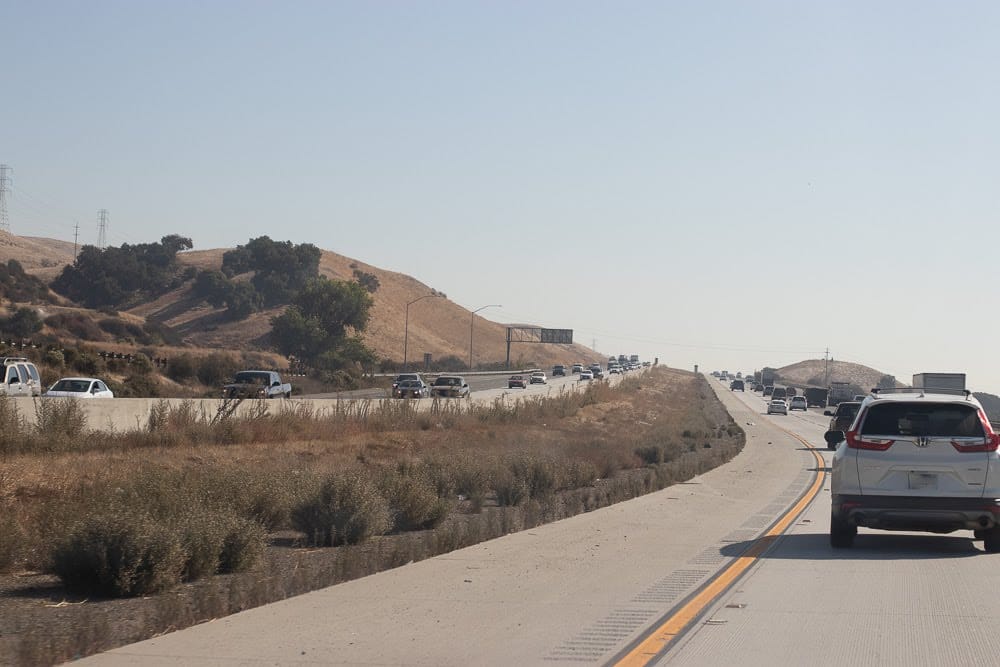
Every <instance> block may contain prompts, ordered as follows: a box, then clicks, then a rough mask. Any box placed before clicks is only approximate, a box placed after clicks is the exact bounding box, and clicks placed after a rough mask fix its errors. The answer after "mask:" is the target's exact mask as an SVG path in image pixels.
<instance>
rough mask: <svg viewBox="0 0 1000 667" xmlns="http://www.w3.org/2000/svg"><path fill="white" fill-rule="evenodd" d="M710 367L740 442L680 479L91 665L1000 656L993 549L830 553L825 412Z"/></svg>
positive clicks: (902, 544)
mask: <svg viewBox="0 0 1000 667" xmlns="http://www.w3.org/2000/svg"><path fill="white" fill-rule="evenodd" d="M709 381H710V383H711V384H712V386H713V387H714V389H715V390H716V392H717V393H718V394H719V396H720V398H721V399H722V400H723V402H724V404H725V405H726V406H727V408H728V409H729V410H730V413H731V414H732V415H733V417H734V419H735V420H736V422H737V423H738V424H740V425H741V426H743V427H744V428H745V430H746V431H747V434H748V438H747V446H746V448H745V450H744V451H743V452H742V453H741V454H740V455H739V456H737V457H736V458H735V459H734V460H733V461H731V462H730V463H728V464H726V465H724V466H721V467H720V468H718V469H716V470H713V471H711V472H709V473H706V474H704V475H701V476H700V477H697V478H695V479H693V480H691V481H690V482H688V483H685V484H679V485H676V486H673V487H670V488H667V489H664V490H663V491H660V492H658V493H654V494H649V495H647V496H644V497H642V498H637V499H635V500H632V501H629V502H625V503H619V504H617V505H615V506H613V507H608V508H605V509H602V510H598V511H595V512H591V513H588V514H583V515H580V516H577V517H573V518H571V519H566V520H564V521H560V522H557V523H554V524H549V525H546V526H542V527H539V528H535V529H532V530H529V531H523V532H520V533H515V534H512V535H509V536H507V537H504V538H501V539H498V540H493V541H490V542H486V543H483V544H480V545H477V546H474V547H470V548H467V549H463V550H461V551H456V552H453V553H450V554H447V555H443V556H440V557H437V558H433V559H429V560H426V561H422V562H419V563H413V564H410V565H407V566H404V567H401V568H397V569H395V570H391V571H388V572H383V573H381V574H377V575H373V576H370V577H366V578H364V579H359V580H357V581H352V582H348V583H344V584H341V585H338V586H333V587H330V588H327V589H324V590H320V591H315V592H313V593H309V594H306V595H302V596H299V597H296V598H293V599H289V600H285V601H282V602H278V603H275V604H271V605H267V606H265V607H261V608H258V609H253V610H250V611H247V612H244V613H241V614H237V615H234V616H230V617H227V618H224V619H220V620H218V621H214V622H212V623H207V624H203V625H200V626H196V627H193V628H189V629H187V630H183V631H180V632H175V633H172V634H169V635H165V636H162V637H157V638H155V639H151V640H148V641H145V642H141V643H138V644H133V645H131V646H126V647H122V648H120V649H116V650H114V651H110V652H108V653H104V654H101V655H98V656H94V657H92V658H89V659H87V660H86V661H85V662H89V663H92V664H105V665H123V664H143V665H150V664H154V665H155V664H204V665H208V664H222V663H227V664H345V665H468V664H476V665H553V664H558V663H567V664H581V665H586V664H676V665H727V664H728V665H804V664H808V665H914V664H933V665H974V664H996V662H997V661H998V656H1000V633H997V632H996V631H995V629H994V626H995V619H996V618H997V617H998V616H1000V600H998V596H997V595H996V593H995V591H996V590H997V588H998V587H1000V574H998V569H1000V567H998V566H1000V556H997V555H986V554H984V553H983V551H982V548H981V544H980V543H973V542H972V541H971V539H970V537H971V534H970V533H954V534H952V535H944V536H940V535H926V534H915V533H914V534H910V533H884V532H877V531H869V530H866V529H861V531H860V534H859V536H858V538H857V541H856V546H855V548H854V549H851V550H845V551H833V550H832V549H831V548H830V547H829V545H828V542H827V529H828V520H829V490H828V489H829V485H828V478H827V476H826V464H827V463H828V460H829V454H828V453H827V452H826V450H825V444H824V443H823V439H822V434H823V431H824V430H825V424H826V422H827V418H824V417H823V416H822V414H821V413H820V412H818V411H815V410H812V411H810V412H808V413H805V414H803V413H801V412H795V413H792V414H790V415H789V416H781V415H775V416H771V417H768V416H766V415H764V414H763V412H764V402H763V400H762V399H761V398H760V397H759V395H756V394H752V393H749V392H748V393H745V394H744V393H739V392H735V393H734V392H730V391H729V390H728V384H726V385H723V384H722V383H720V382H718V381H717V380H714V379H711V378H710V379H709ZM807 443H808V444H810V445H812V446H814V447H823V449H822V450H819V451H817V450H814V449H812V448H810V447H809V446H807ZM813 492H814V493H816V496H815V499H814V500H812V501H811V502H810V498H811V493H813ZM796 508H798V509H800V510H801V509H802V508H804V510H803V511H801V513H798V512H797V511H795V510H796ZM789 510H792V511H791V512H789ZM734 573H735V574H734Z"/></svg>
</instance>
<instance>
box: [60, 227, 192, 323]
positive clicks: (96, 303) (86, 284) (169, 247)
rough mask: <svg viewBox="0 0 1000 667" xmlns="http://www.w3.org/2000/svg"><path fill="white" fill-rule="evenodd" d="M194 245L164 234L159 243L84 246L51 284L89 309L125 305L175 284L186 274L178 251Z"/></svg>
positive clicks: (163, 290) (173, 235) (180, 238)
mask: <svg viewBox="0 0 1000 667" xmlns="http://www.w3.org/2000/svg"><path fill="white" fill-rule="evenodd" d="M192 247H193V246H192V243H191V239H189V238H185V237H183V236H178V235H177V234H170V235H168V236H164V237H163V238H162V239H160V242H159V243H140V244H137V245H129V244H128V243H125V244H122V246H121V247H119V248H115V247H109V248H104V249H101V248H96V247H94V246H84V247H83V249H82V250H81V251H80V254H79V255H77V258H76V261H75V262H73V264H71V265H70V266H67V267H65V268H64V269H63V270H62V272H61V273H60V274H59V275H58V276H57V277H56V279H55V280H53V281H52V285H51V287H52V289H53V290H54V291H56V292H58V293H59V294H62V295H63V296H66V297H68V298H70V299H73V300H74V301H76V302H78V303H82V304H83V305H85V306H88V307H90V308H100V307H102V306H121V305H126V304H127V303H129V302H131V301H134V300H136V299H138V298H142V297H148V296H153V295H158V294H162V293H164V292H166V291H168V290H170V289H173V288H174V287H176V286H177V285H178V284H179V280H181V279H182V275H183V271H182V270H181V269H180V268H179V267H178V265H177V253H178V252H180V251H181V250H188V249H190V248H192Z"/></svg>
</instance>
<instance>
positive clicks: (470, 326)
mask: <svg viewBox="0 0 1000 667" xmlns="http://www.w3.org/2000/svg"><path fill="white" fill-rule="evenodd" d="M487 308H503V306H501V305H500V304H499V303H491V304H489V305H488V306H483V307H482V308H476V309H475V310H474V311H472V320H471V321H470V322H469V370H470V371H471V370H472V328H473V327H474V326H475V324H476V313H478V312H479V311H480V310H486V309H487Z"/></svg>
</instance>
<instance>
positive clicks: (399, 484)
mask: <svg viewBox="0 0 1000 667" xmlns="http://www.w3.org/2000/svg"><path fill="white" fill-rule="evenodd" d="M381 487H382V490H383V492H384V493H385V495H386V497H387V499H388V501H389V508H390V511H391V513H392V518H393V530H395V531H404V530H422V529H425V528H433V527H435V526H437V525H438V524H440V523H441V522H442V521H444V518H445V517H446V516H448V503H447V501H445V500H443V499H441V498H438V495H437V493H436V490H435V486H434V482H433V481H432V480H430V479H429V478H424V477H417V476H413V475H405V474H404V475H401V474H397V473H388V474H386V475H385V476H384V477H383V479H382V483H381Z"/></svg>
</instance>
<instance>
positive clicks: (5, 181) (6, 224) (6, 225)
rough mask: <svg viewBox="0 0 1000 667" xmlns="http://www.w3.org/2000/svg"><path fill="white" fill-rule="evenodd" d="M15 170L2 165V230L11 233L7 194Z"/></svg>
mask: <svg viewBox="0 0 1000 667" xmlns="http://www.w3.org/2000/svg"><path fill="white" fill-rule="evenodd" d="M13 171H14V170H13V169H11V168H10V167H8V166H7V165H5V164H0V230H3V231H5V232H9V231H10V218H8V217H7V194H8V193H9V192H10V176H8V175H7V174H8V173H10V172H13Z"/></svg>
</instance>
